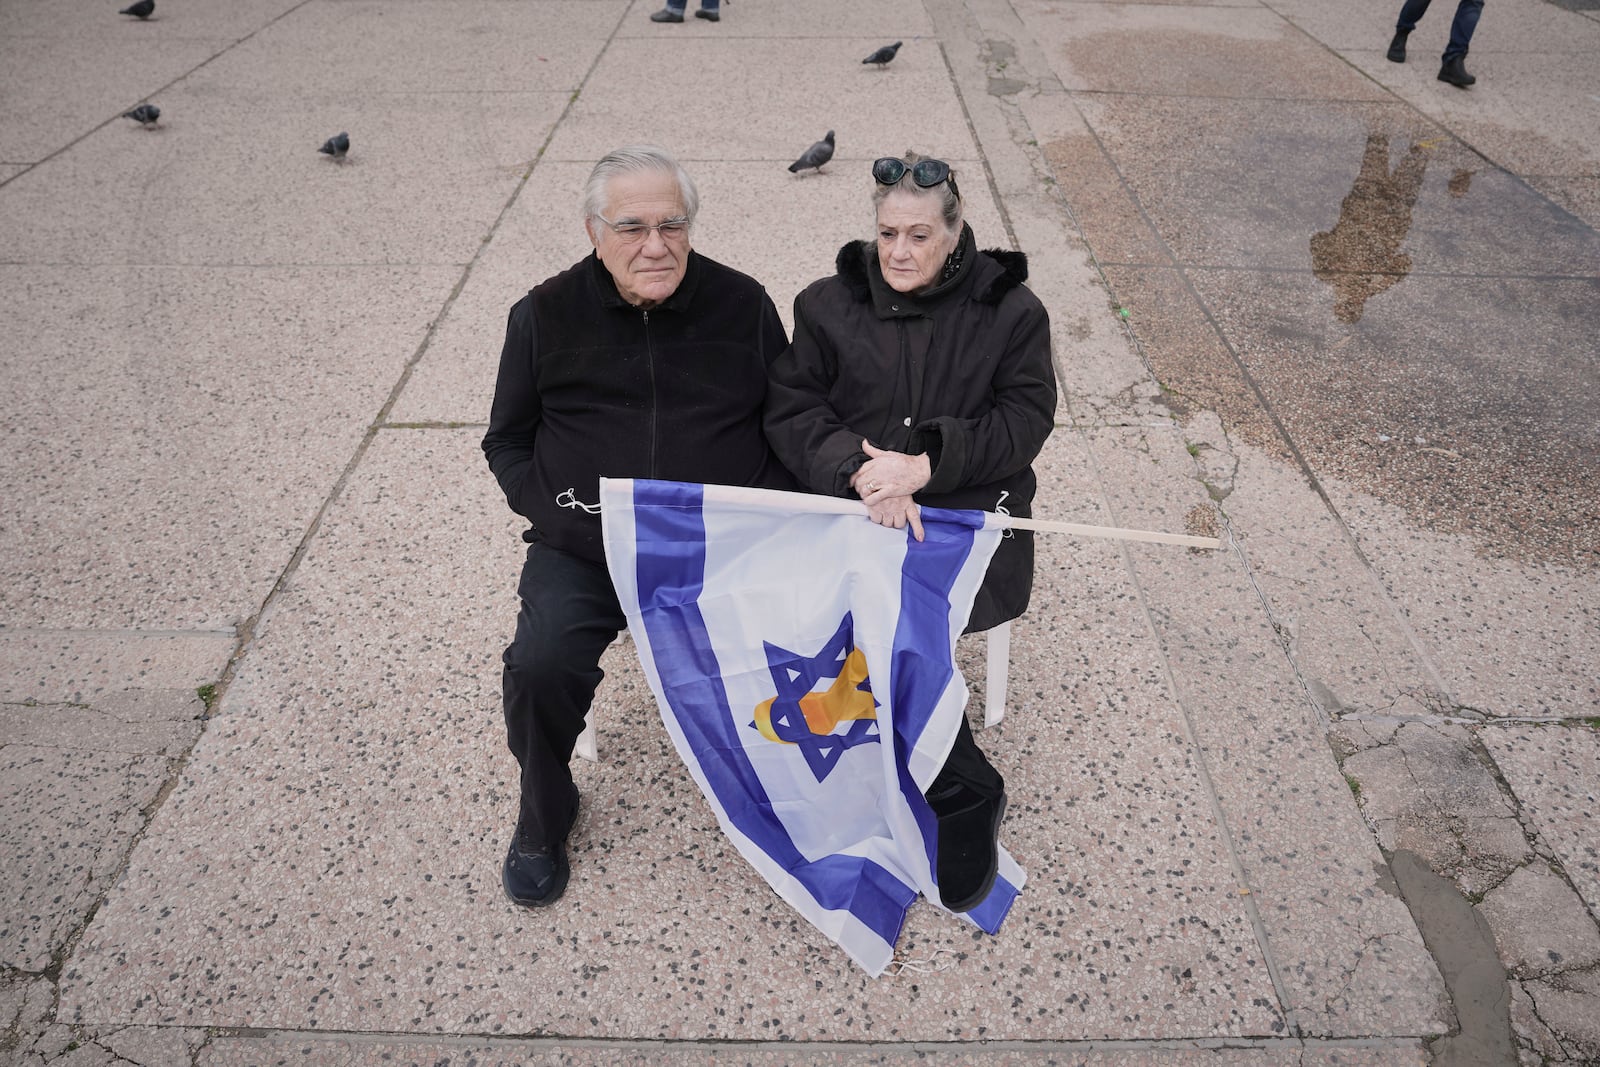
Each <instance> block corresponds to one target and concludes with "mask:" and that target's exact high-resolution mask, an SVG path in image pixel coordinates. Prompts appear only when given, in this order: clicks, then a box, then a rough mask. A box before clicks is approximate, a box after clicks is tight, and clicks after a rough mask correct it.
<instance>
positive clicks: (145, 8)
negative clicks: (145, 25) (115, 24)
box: [117, 0, 156, 19]
mask: <svg viewBox="0 0 1600 1067" xmlns="http://www.w3.org/2000/svg"><path fill="white" fill-rule="evenodd" d="M155 9H156V0H139V2H138V3H137V4H130V5H128V6H127V7H125V8H123V9H122V10H121V11H118V12H117V14H119V15H132V16H133V17H134V18H136V19H147V18H149V17H150V12H152V11H154V10H155Z"/></svg>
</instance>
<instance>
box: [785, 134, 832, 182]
mask: <svg viewBox="0 0 1600 1067" xmlns="http://www.w3.org/2000/svg"><path fill="white" fill-rule="evenodd" d="M832 158H833V131H832V130H829V131H828V136H826V137H824V138H823V139H822V140H820V141H818V142H817V143H816V144H814V145H812V146H811V147H810V148H808V149H806V150H805V151H804V152H802V153H801V154H800V158H799V159H797V160H795V161H794V162H793V163H791V164H789V173H790V174H799V173H800V172H801V171H803V170H814V171H816V172H817V173H818V174H821V173H822V165H823V164H824V163H826V162H827V161H828V160H830V159H832Z"/></svg>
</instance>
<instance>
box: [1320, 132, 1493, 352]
mask: <svg viewBox="0 0 1600 1067" xmlns="http://www.w3.org/2000/svg"><path fill="white" fill-rule="evenodd" d="M1427 167H1428V157H1427V147H1426V146H1425V145H1422V144H1413V145H1412V146H1411V147H1410V148H1409V149H1407V151H1406V154H1405V156H1404V158H1402V159H1401V160H1400V162H1399V163H1398V164H1397V165H1396V166H1395V168H1394V169H1393V170H1390V169H1389V136H1388V134H1383V133H1372V134H1368V135H1367V148H1366V152H1365V153H1364V154H1363V155H1362V157H1361V171H1360V173H1359V174H1357V175H1356V181H1355V185H1353V186H1351V188H1350V192H1349V193H1348V194H1346V196H1345V198H1344V202H1343V203H1342V204H1340V205H1339V221H1338V222H1336V223H1334V225H1333V229H1331V230H1327V231H1325V232H1323V233H1319V234H1314V235H1312V238H1311V268H1312V270H1313V271H1314V272H1315V273H1316V276H1317V279H1318V280H1319V281H1323V282H1326V283H1328V284H1329V285H1331V286H1333V292H1334V301H1333V313H1334V315H1335V316H1337V317H1338V319H1339V321H1340V322H1356V321H1358V320H1360V318H1361V311H1362V308H1363V307H1364V306H1365V305H1366V302H1367V301H1368V300H1370V299H1371V298H1372V297H1374V296H1377V295H1378V294H1379V293H1381V292H1383V291H1384V290H1385V289H1388V288H1389V287H1390V286H1392V285H1394V284H1395V283H1396V282H1398V281H1399V280H1400V279H1401V278H1404V277H1405V276H1406V274H1408V273H1409V272H1410V270H1411V257H1410V256H1408V255H1406V254H1405V253H1404V252H1402V251H1400V245H1401V244H1402V243H1403V242H1404V241H1405V239H1406V234H1407V232H1409V231H1410V229H1411V208H1412V207H1413V206H1414V205H1415V204H1416V202H1417V192H1418V191H1419V190H1420V189H1421V188H1422V174H1423V171H1425V170H1426V169H1427ZM1458 178H1459V179H1461V192H1460V193H1456V182H1457V179H1458ZM1471 178H1472V175H1471V172H1469V171H1458V172H1457V175H1456V177H1454V178H1451V180H1450V186H1451V188H1450V191H1451V194H1452V195H1458V196H1459V195H1465V193H1466V190H1467V184H1468V183H1469V182H1470V181H1471Z"/></svg>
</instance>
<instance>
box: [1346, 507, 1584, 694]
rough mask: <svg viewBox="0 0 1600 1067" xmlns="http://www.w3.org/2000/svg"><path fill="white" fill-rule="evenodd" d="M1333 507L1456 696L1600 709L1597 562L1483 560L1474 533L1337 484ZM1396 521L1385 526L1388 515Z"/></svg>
mask: <svg viewBox="0 0 1600 1067" xmlns="http://www.w3.org/2000/svg"><path fill="white" fill-rule="evenodd" d="M1325 487H1326V488H1327V490H1328V493H1329V497H1330V498H1331V499H1332V500H1333V503H1334V507H1336V508H1337V509H1338V510H1339V512H1340V513H1341V514H1342V515H1344V516H1345V517H1346V518H1347V520H1348V521H1349V523H1350V524H1351V525H1352V526H1353V527H1354V528H1356V529H1358V530H1359V531H1360V543H1361V547H1362V551H1363V553H1364V554H1365V555H1366V556H1367V557H1368V558H1369V559H1371V560H1373V561H1374V563H1375V566H1376V567H1377V568H1378V570H1379V572H1380V573H1381V575H1382V577H1383V580H1384V585H1385V587H1386V588H1387V589H1388V590H1389V593H1390V595H1391V596H1392V597H1393V599H1394V601H1395V602H1396V603H1397V604H1398V605H1399V606H1400V608H1401V610H1402V611H1403V612H1404V613H1405V617H1406V619H1407V620H1408V621H1409V622H1410V624H1411V626H1412V627H1413V628H1414V629H1415V631H1416V632H1417V634H1418V636H1419V638H1420V640H1421V641H1422V642H1423V643H1424V646H1425V647H1426V648H1427V650H1428V654H1429V657H1430V659H1431V660H1432V661H1433V662H1434V663H1436V664H1437V669H1438V672H1439V674H1440V675H1441V676H1442V677H1443V678H1444V680H1445V683H1446V690H1447V692H1448V694H1449V698H1450V701H1451V702H1452V703H1453V704H1454V705H1455V706H1456V708H1458V709H1460V710H1461V711H1464V712H1466V713H1467V714H1482V715H1486V716H1491V717H1494V716H1517V715H1526V716H1535V717H1547V716H1572V715H1585V714H1588V713H1590V712H1592V711H1593V710H1594V709H1595V708H1596V707H1600V683H1597V680H1596V678H1595V674H1594V671H1593V670H1592V669H1591V667H1590V666H1589V665H1591V664H1593V663H1595V662H1596V659H1595V656H1596V649H1597V648H1600V633H1597V632H1596V631H1595V628H1594V624H1593V621H1592V620H1593V608H1592V607H1590V605H1592V604H1593V603H1594V602H1595V596H1596V590H1597V582H1600V578H1597V577H1596V574H1595V572H1594V571H1593V570H1591V569H1588V568H1583V567H1561V566H1557V565H1554V564H1541V563H1519V562H1516V561H1513V560H1506V559H1496V558H1492V557H1491V558H1488V559H1486V558H1485V555H1486V554H1485V553H1484V552H1483V550H1482V548H1481V547H1480V546H1479V545H1478V544H1476V543H1475V541H1476V539H1475V538H1466V537H1460V536H1430V535H1427V534H1425V533H1422V532H1419V531H1417V530H1415V529H1412V530H1410V531H1407V530H1406V526H1407V524H1408V523H1409V522H1410V521H1411V520H1410V519H1409V518H1408V517H1407V516H1406V515H1404V514H1403V513H1401V512H1400V511H1399V510H1397V509H1395V508H1393V507H1390V506H1386V505H1383V504H1380V503H1378V502H1376V501H1374V500H1373V499H1372V498H1371V497H1369V496H1366V495H1365V494H1362V493H1359V492H1355V491H1352V490H1351V489H1350V487H1348V486H1343V485H1340V484H1338V483H1331V484H1326V486H1325ZM1385 521H1387V522H1391V523H1394V524H1395V525H1394V526H1392V527H1390V528H1388V529H1385V528H1383V527H1382V526H1381V525H1379V524H1380V523H1382V522H1385Z"/></svg>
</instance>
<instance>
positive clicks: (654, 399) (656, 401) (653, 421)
mask: <svg viewBox="0 0 1600 1067" xmlns="http://www.w3.org/2000/svg"><path fill="white" fill-rule="evenodd" d="M640 314H642V315H643V316H644V359H645V364H646V365H647V366H648V367H649V368H650V477H651V479H652V480H654V479H655V478H656V432H657V415H656V412H657V410H658V409H659V407H660V398H659V397H658V396H656V353H655V349H654V347H653V346H652V345H651V344H650V309H649V308H642V309H640Z"/></svg>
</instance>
